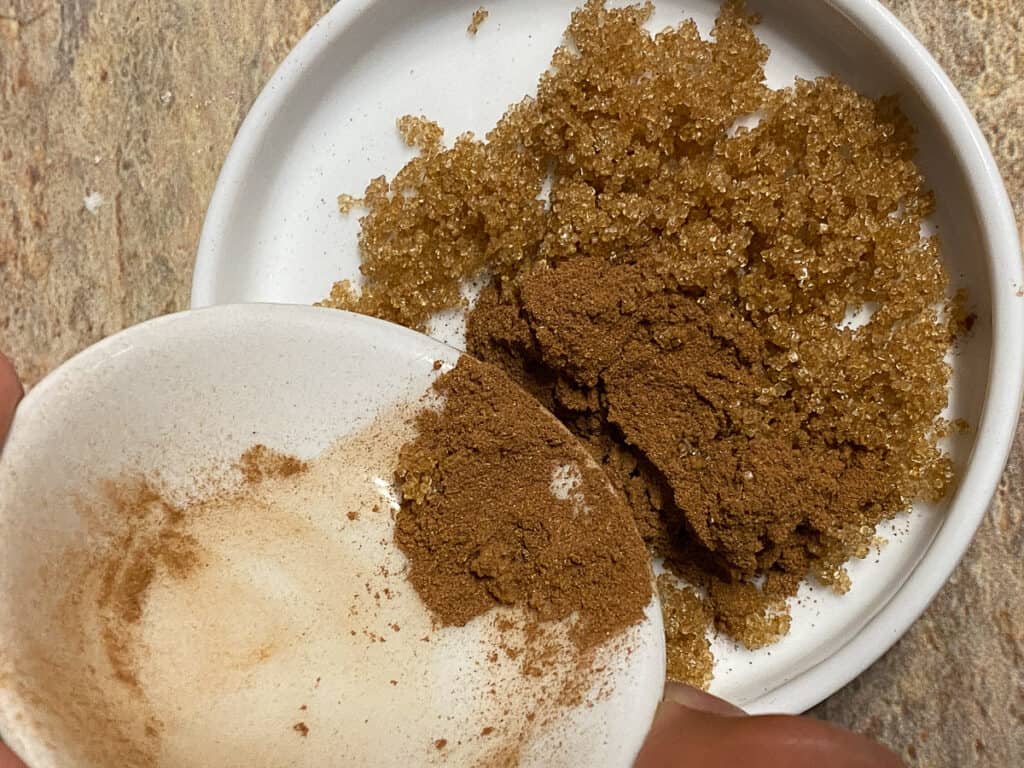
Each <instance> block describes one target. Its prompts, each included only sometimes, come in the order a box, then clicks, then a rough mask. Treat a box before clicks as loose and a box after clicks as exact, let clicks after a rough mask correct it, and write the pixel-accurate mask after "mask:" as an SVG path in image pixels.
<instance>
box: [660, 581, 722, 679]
mask: <svg viewBox="0 0 1024 768" xmlns="http://www.w3.org/2000/svg"><path fill="white" fill-rule="evenodd" d="M658 596H659V597H660V598H661V613H662V618H663V619H664V622H665V651H666V658H665V662H666V669H665V672H666V674H667V675H668V677H669V679H670V680H676V681H678V682H681V683H687V684H688V685H693V686H696V687H698V688H706V687H707V685H708V683H710V682H711V670H712V667H713V665H714V657H713V656H712V655H711V643H710V642H708V639H707V626H708V621H709V618H710V617H709V616H708V609H707V607H706V606H705V604H704V601H702V600H701V598H700V596H699V595H698V594H697V592H696V591H695V590H694V589H693V588H692V587H687V586H682V585H680V584H679V582H678V580H677V579H675V578H674V577H673V576H671V575H670V574H667V573H663V574H661V575H660V576H659V577H658Z"/></svg>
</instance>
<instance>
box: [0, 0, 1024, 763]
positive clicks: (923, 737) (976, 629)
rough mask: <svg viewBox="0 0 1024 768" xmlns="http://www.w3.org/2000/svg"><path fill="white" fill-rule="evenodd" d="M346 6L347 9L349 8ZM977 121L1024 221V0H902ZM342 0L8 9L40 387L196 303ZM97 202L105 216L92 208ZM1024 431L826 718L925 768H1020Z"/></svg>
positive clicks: (4, 324) (50, 1)
mask: <svg viewBox="0 0 1024 768" xmlns="http://www.w3.org/2000/svg"><path fill="white" fill-rule="evenodd" d="M343 1H344V0H343ZM886 2H887V3H888V4H889V5H890V7H891V8H892V9H893V10H894V11H895V12H896V14H897V15H898V16H899V17H900V18H901V19H902V20H903V21H904V22H905V23H906V24H907V26H908V27H909V28H910V29H911V30H912V31H913V32H914V33H915V34H916V35H917V36H918V37H919V38H920V39H921V40H922V41H923V42H924V44H925V45H926V46H927V47H928V48H929V49H930V50H931V51H932V53H933V54H935V56H936V57H937V58H938V60H939V62H940V63H941V64H942V66H943V67H945V69H946V71H947V72H948V73H949V74H950V75H951V77H952V78H953V81H954V82H955V83H956V84H957V86H958V87H959V88H960V90H961V92H962V93H963V95H964V97H965V98H966V99H967V102H968V104H969V105H970V106H971V107H972V109H973V110H974V112H975V114H976V115H977V116H978V119H979V122H980V123H981V127H982V130H983V131H984V132H985V134H986V136H987V137H988V139H989V141H990V142H991V144H992V147H993V150H994V152H995V156H996V160H997V161H998V162H999V164H1000V167H1001V169H1002V171H1003V175H1004V177H1005V179H1006V181H1007V186H1008V188H1009V192H1010V197H1011V198H1012V200H1013V203H1014V206H1015V208H1016V210H1017V213H1018V216H1020V215H1021V214H1022V213H1024V119H1022V115H1024V43H1022V42H1021V41H1022V39H1024V0H886ZM330 5H331V3H329V2H326V0H298V2H289V3H283V2H282V3H273V2H266V1H265V0H223V1H222V0H217V2H209V3H180V2H172V1H171V0H152V1H150V2H137V0H60V1H59V2H55V1H54V0H45V1H44V0H0V349H3V350H5V351H6V352H7V353H8V354H9V355H11V356H12V357H13V359H14V361H15V363H16V364H17V366H18V367H19V369H20V371H21V373H22V375H23V376H24V377H25V379H26V382H27V383H29V384H31V383H33V382H35V381H37V380H38V379H39V378H40V377H42V376H43V375H44V374H45V373H46V372H47V371H49V370H50V369H52V368H53V367H55V366H56V365H58V364H59V363H60V362H61V361H62V360H64V359H66V358H67V357H68V356H70V355H71V354H73V353H75V352H77V351H78V350H80V349H82V348H84V347H86V346H88V345H89V344H91V343H92V342H94V341H96V340H98V339H100V338H101V337H103V336H106V335H108V334H110V333H112V332H114V331H117V330H119V329H120V328H123V327H125V326H127V325H130V324H132V323H135V322H138V321H140V320H144V319H146V318H149V317H153V316H154V315H159V314H162V313H166V312H170V311H174V310H178V309H183V308H184V307H185V306H186V305H187V301H188V294H189V280H190V276H191V271H192V260H193V255H194V252H195V248H196V243H197V240H198V237H199V230H200V227H201V224H202V218H203V212H204V210H205V209H206V205H207V201H208V200H209V197H210V193H211V191H212V189H213V185H214V181H215V180H216V177H217V172H218V170H219V168H220V164H221V162H222V160H223V159H224V156H225V154H226V152H227V149H228V146H229V145H230V143H231V140H232V137H233V136H234V134H235V131H236V129H237V128H238V125H239V123H240V122H241V120H242V118H243V116H244V115H245V112H246V109H247V108H248V107H249V105H250V104H251V103H252V100H253V99H254V98H255V96H256V94H257V93H258V91H259V89H260V87H261V86H262V84H263V83H264V82H265V81H266V79H267V78H268V77H269V76H270V74H271V73H272V72H273V70H274V68H275V66H276V65H277V64H278V62H280V61H281V59H282V58H283V57H284V56H285V54H286V53H287V52H288V50H289V49H290V48H291V47H292V46H293V45H294V44H295V43H296V42H297V41H298V39H299V38H300V37H301V36H302V34H303V33H304V32H305V31H306V29H308V27H309V26H310V25H311V24H312V23H313V22H314V21H315V20H316V19H317V18H318V17H319V16H320V15H322V14H323V13H324V12H325V11H326V10H327V9H328V8H329V6H330ZM87 198H88V201H89V204H88V205H87V204H86V199H87ZM1022 516H1024V433H1022V432H1020V431H1019V432H1018V437H1017V443H1016V449H1015V451H1014V454H1013V456H1012V457H1011V459H1010V465H1009V468H1008V469H1007V471H1006V474H1005V476H1004V478H1003V481H1002V484H1001V485H1000V488H999V492H998V495H997V496H996V499H995V501H994V502H993V504H992V506H991V508H990V509H989V511H988V514H987V516H986V518H985V521H984V523H983V524H982V527H981V530H980V531H979V533H978V537H977V539H976V540H975V542H974V544H973V546H972V547H971V549H970V551H969V553H968V555H967V557H966V559H965V560H964V562H963V563H962V564H961V565H960V567H959V569H958V570H957V571H956V573H955V574H954V575H953V578H952V579H951V580H950V582H949V584H947V585H946V587H945V588H944V589H943V591H942V592H941V594H940V595H939V597H938V598H937V599H936V601H935V602H934V603H933V604H932V606H931V607H930V608H929V609H928V611H927V612H926V613H925V615H924V616H923V617H922V618H921V619H920V620H919V621H918V622H917V623H916V624H915V625H914V626H913V627H912V628H911V630H910V631H909V632H908V633H907V635H906V636H905V637H904V638H903V639H902V640H901V641H900V642H899V643H898V644H897V645H896V647H895V648H893V649H892V650H891V651H890V652H889V653H888V654H886V656H885V657H883V658H882V659H881V660H880V661H879V662H878V663H876V664H875V665H874V666H873V667H872V668H871V669H869V670H868V671H867V672H865V673H864V674H863V675H861V676H860V677H859V678H858V679H857V680H855V681H854V682H853V683H851V684H850V685H849V686H847V687H846V688H845V689H844V690H842V691H840V692H839V693H837V694H836V695H835V696H833V697H832V698H831V699H829V700H828V701H827V702H825V703H824V704H822V705H821V706H819V707H818V708H817V709H816V710H815V711H814V712H815V714H816V715H818V716H820V717H825V718H828V719H830V720H833V721H835V722H837V723H841V724H843V725H846V726H849V727H852V728H856V729H859V730H862V731H866V732H867V733H869V734H871V735H873V736H875V737H876V738H879V739H881V740H882V741H884V742H886V743H888V744H889V745H891V746H892V747H893V748H895V749H896V750H898V751H899V752H901V753H902V754H903V755H904V756H905V757H906V758H907V760H908V762H909V763H910V764H912V765H922V766H951V767H952V766H958V767H959V766H1013V765H1020V764H1021V760H1024V682H1022V680H1024V677H1022V676H1024V608H1022V603H1024V527H1022Z"/></svg>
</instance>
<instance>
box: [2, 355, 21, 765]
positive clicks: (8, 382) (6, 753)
mask: <svg viewBox="0 0 1024 768" xmlns="http://www.w3.org/2000/svg"><path fill="white" fill-rule="evenodd" d="M22 393H23V390H22V388H21V381H19V380H18V374H17V373H15V372H14V366H13V365H11V361H10V360H8V359H7V358H6V357H4V356H3V354H0V448H2V447H3V444H4V440H5V439H6V438H7V430H8V429H10V427H11V419H12V418H14V407H15V406H16V405H17V404H18V401H19V400H21V395H22ZM0 768H25V764H24V763H23V762H21V760H19V759H18V758H17V757H15V756H14V753H13V752H11V750H9V749H8V748H7V747H5V746H4V745H3V743H0Z"/></svg>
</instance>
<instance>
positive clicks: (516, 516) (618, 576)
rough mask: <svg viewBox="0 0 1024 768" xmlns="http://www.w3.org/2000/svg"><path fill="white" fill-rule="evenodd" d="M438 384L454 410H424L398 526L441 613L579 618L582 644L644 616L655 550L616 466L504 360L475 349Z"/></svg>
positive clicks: (423, 589) (406, 456)
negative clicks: (594, 451)
mask: <svg viewBox="0 0 1024 768" xmlns="http://www.w3.org/2000/svg"><path fill="white" fill-rule="evenodd" d="M435 389H436V390H437V392H438V394H440V395H442V396H443V397H444V404H443V406H442V408H441V410H434V409H425V410H423V411H422V412H420V414H419V415H418V416H417V417H416V426H417V429H418V434H417V436H416V437H415V438H414V439H413V440H412V441H411V442H410V443H408V444H407V445H406V446H404V447H403V449H402V452H401V455H400V458H399V465H398V470H397V473H396V476H397V480H398V483H399V486H400V488H401V491H402V505H401V508H400V510H399V512H398V515H397V518H396V521H395V525H396V528H395V539H396V541H397V543H398V545H399V547H400V548H401V549H402V551H403V552H404V553H405V555H406V556H407V557H408V559H409V581H410V582H411V583H412V585H413V587H415V589H416V591H417V592H418V593H419V595H420V596H421V597H422V598H423V600H424V602H425V603H426V605H427V607H428V608H429V609H430V610H431V612H432V613H433V614H434V615H435V616H437V617H438V619H439V620H440V621H441V622H442V623H444V624H454V625H463V624H465V623H467V622H468V621H470V620H471V619H473V618H474V617H476V616H479V615H481V614H483V613H485V612H487V611H488V610H490V609H491V608H494V607H496V606H521V607H524V608H528V609H530V611H531V612H532V613H533V615H535V616H536V618H537V619H538V620H539V621H541V622H548V621H556V620H561V619H568V618H570V617H575V623H574V625H573V630H572V633H573V639H574V642H575V643H576V644H577V645H578V646H580V647H582V648H588V647H592V646H594V645H596V644H598V643H601V642H603V641H604V640H606V639H607V638H609V637H612V636H614V635H616V634H617V633H619V632H620V631H621V630H623V629H625V628H626V627H628V626H630V625H632V624H634V623H636V622H638V621H640V620H641V619H642V618H643V615H644V608H645V606H646V605H647V603H648V602H649V601H650V598H651V583H650V570H649V567H648V563H647V553H646V552H645V550H644V547H643V543H642V542H641V540H640V537H639V536H637V535H636V532H635V529H634V527H633V522H632V519H631V517H630V513H629V509H628V508H627V507H626V505H625V504H624V503H623V501H622V500H621V498H620V497H619V496H618V495H617V494H616V493H615V492H614V491H613V489H612V488H611V487H610V486H609V485H608V482H607V480H606V478H605V476H604V473H602V472H601V470H600V469H599V468H598V467H597V466H595V465H593V464H592V463H590V462H586V461H585V459H586V455H585V454H584V453H583V452H582V451H581V450H580V449H579V448H578V446H577V444H576V442H575V441H574V440H573V438H572V437H571V436H570V435H569V434H568V433H566V432H565V431H564V430H563V429H562V428H560V427H559V425H558V424H557V422H555V421H554V420H553V419H552V418H551V417H550V415H548V414H547V413H545V412H544V411H543V410H542V409H541V408H539V407H538V406H537V404H536V403H535V402H534V401H533V400H532V399H531V398H530V397H529V395H527V394H526V393H525V392H523V391H522V390H521V389H520V388H518V387H516V386H515V385H514V384H513V383H512V381H511V380H510V379H509V378H508V377H507V376H506V375H505V374H504V373H502V372H501V371H500V370H499V369H497V368H495V367H494V366H490V365H486V364H483V363H479V362H477V361H476V360H473V359H472V358H470V357H466V356H464V357H462V358H461V359H460V360H459V363H458V365H456V366H455V368H453V369H452V370H450V371H448V372H446V373H444V374H441V375H440V376H439V377H438V378H437V380H436V382H435ZM563 475H565V477H566V480H565V482H560V478H561V477H562V476H563ZM533 631H536V628H530V627H528V628H527V629H526V632H527V633H528V634H529V633H530V632H533ZM529 645H530V646H531V647H533V646H536V647H539V644H537V643H531V644H529ZM538 663H540V662H538Z"/></svg>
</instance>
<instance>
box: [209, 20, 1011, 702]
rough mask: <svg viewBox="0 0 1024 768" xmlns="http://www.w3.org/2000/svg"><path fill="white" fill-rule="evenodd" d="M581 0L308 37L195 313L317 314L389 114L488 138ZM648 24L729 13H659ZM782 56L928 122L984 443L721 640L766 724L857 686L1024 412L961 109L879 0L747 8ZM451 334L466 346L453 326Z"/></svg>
mask: <svg viewBox="0 0 1024 768" xmlns="http://www.w3.org/2000/svg"><path fill="white" fill-rule="evenodd" d="M576 5H578V2H577V0H494V1H493V2H488V3H487V7H488V10H489V11H490V16H489V17H488V19H487V20H486V22H485V23H484V24H483V25H482V26H481V28H480V30H479V32H478V33H477V35H476V36H475V37H471V36H469V35H467V34H466V31H465V30H466V24H467V23H468V22H469V19H470V17H471V15H472V12H473V10H475V9H476V8H477V7H478V6H479V0H436V1H435V2H430V3H424V2H421V0H388V1H387V2H384V0H346V2H344V3H338V4H337V5H335V6H334V8H333V9H332V10H331V11H330V12H329V13H328V14H327V15H326V16H325V17H324V18H323V19H321V20H320V21H319V22H318V23H317V24H316V25H315V26H314V27H313V28H312V29H311V30H310V31H309V33H308V34H307V35H306V36H305V37H304V38H303V40H302V41H301V42H300V43H299V45H298V46H297V47H296V48H295V50H294V51H293V52H292V53H291V54H290V55H289V56H288V58H287V59H286V60H285V62H284V63H283V64H282V65H281V67H280V68H279V69H278V71H277V72H276V73H275V75H274V76H273V78H272V79H271V80H270V82H269V83H268V85H267V86H266V88H265V89H264V90H263V92H262V93H261V94H260V96H259V98H258V99H257V100H256V102H255V104H254V105H253V107H252V109H251V110H250V112H249V115H248V116H247V117H246V119H245V122H244V123H243V125H242V127H241V129H240V130H239V132H238V136H237V138H236V140H235V143H234V145H233V146H232V148H231V151H230V153H229V155H228V157H227V160H226V162H225V164H224V168H223V170H222V172H221V176H220V179H219V180H218V183H217V187H216V190H215V192H214V195H213V198H212V200H211V202H210V207H209V210H208V212H207V218H206V222H205V225H204V228H203V234H202V239H201V241H200V245H199V252H198V256H197V260H196V269H195V276H194V281H193V290H192V305H193V306H195V307H200V306H205V305H210V304H217V303H226V302H232V301H284V302H292V303H312V302H314V301H316V300H318V299H320V298H322V297H323V296H324V295H325V294H326V293H327V291H328V290H329V287H330V285H331V283H332V282H333V281H335V280H338V279H340V278H348V277H355V276H356V275H357V274H358V253H357V249H356V246H355V237H356V232H357V223H356V221H355V217H349V218H345V217H341V216H339V215H338V213H337V210H336V206H335V197H336V196H337V195H338V193H340V192H354V193H359V192H360V191H361V190H362V189H363V187H364V185H365V183H366V181H367V180H368V179H369V178H371V177H373V176H376V175H378V174H380V173H388V174H393V173H394V172H395V171H396V170H397V169H398V168H400V167H401V165H402V164H403V163H404V162H405V161H406V160H407V159H408V157H409V150H408V149H407V148H406V147H404V146H403V145H402V143H401V141H400V140H399V139H398V137H397V135H396V132H395V130H394V121H395V118H396V117H398V116H400V115H403V114H407V113H413V114H421V113H422V114H425V115H427V116H428V117H431V118H433V119H436V120H438V121H439V122H440V123H441V125H442V126H444V127H445V129H446V130H447V132H448V136H449V137H451V136H455V135H458V134H459V133H460V132H462V131H464V130H473V131H475V132H477V133H478V134H481V135H482V134H483V133H484V132H485V131H486V130H487V129H489V128H490V127H491V126H492V125H493V124H494V122H495V120H496V119H497V118H498V117H499V116H500V115H501V114H502V112H503V111H504V110H505V108H506V106H507V105H508V104H510V103H512V102H514V101H517V100H518V99H519V98H520V97H521V96H522V95H523V94H525V93H528V92H530V91H532V90H533V88H534V87H535V84H536V78H537V76H538V75H539V73H540V72H541V71H543V69H544V68H545V67H546V66H547V64H548V60H549V57H550V54H551V51H552V50H553V49H554V48H555V46H556V45H557V43H558V41H559V38H560V36H561V34H562V31H563V30H564V29H565V26H566V23H567V22H568V18H569V12H570V11H571V9H572V8H573V7H574V6H576ZM656 5H657V13H656V17H655V19H654V23H653V26H654V27H659V26H661V25H664V24H669V23H676V22H678V21H679V20H680V19H682V18H686V17H692V18H694V19H695V20H696V21H697V23H698V26H699V27H700V29H701V31H702V32H703V33H707V32H708V30H709V29H710V26H711V22H712V20H713V18H714V16H715V14H716V12H717V9H718V7H719V2H718V0H657V2H656ZM749 5H750V7H751V8H752V9H753V10H756V11H759V12H760V13H761V14H762V17H763V20H764V21H763V23H762V25H761V27H760V28H759V35H760V36H761V37H762V39H763V40H764V41H765V42H766V43H767V44H768V45H769V46H770V48H771V50H772V55H771V58H770V60H769V62H768V65H767V69H766V73H767V78H768V82H769V84H770V85H772V86H773V87H780V86H783V85H786V84H788V83H790V82H792V79H793V77H794V75H800V76H803V77H814V76H817V75H821V74H828V73H835V74H838V75H839V76H840V77H842V78H843V79H844V80H845V81H847V82H849V83H851V84H852V85H853V86H855V87H856V88H858V89H859V90H861V91H862V92H864V93H867V94H869V95H873V96H880V95H883V94H887V93H895V94H898V95H899V96H900V97H901V104H902V106H903V108H904V110H905V111H906V112H907V114H908V116H909V117H910V118H911V120H912V122H913V123H914V125H915V126H916V127H917V129H918V145H919V149H920V152H919V162H920V165H921V167H922V168H923V170H924V172H925V175H926V176H927V179H928V182H929V184H930V186H931V187H932V189H934V191H935V193H936V197H937V200H938V210H937V212H936V215H935V217H934V224H935V225H936V227H937V228H938V232H939V234H940V236H941V237H942V241H943V246H944V254H945V258H946V260H947V266H948V268H949V272H950V275H951V277H952V279H953V283H954V287H964V288H966V289H967V290H968V291H969V294H970V298H971V302H972V309H973V310H974V311H975V312H976V313H977V315H978V321H977V323H976V324H975V328H974V331H973V333H972V335H971V336H970V337H969V338H968V339H966V340H964V341H963V342H962V343H961V344H960V351H959V353H958V354H957V355H956V356H955V358H954V359H953V365H954V377H953V389H952V393H951V407H950V411H949V414H950V416H951V417H952V418H957V417H962V418H965V419H966V420H967V421H968V422H969V423H970V424H971V426H972V431H971V432H970V433H969V434H968V435H965V436H962V437H960V438H958V439H956V440H955V441H953V444H952V445H951V451H952V455H953V457H954V459H955V461H956V464H957V468H958V470H959V477H960V483H959V487H958V488H957V490H956V491H955V493H953V494H952V495H951V497H950V498H949V499H947V500H946V502H944V503H943V504H942V505H940V506H939V507H938V508H936V509H932V510H926V509H924V508H922V507H918V508H916V509H915V511H914V512H912V513H911V514H910V515H909V516H908V518H907V519H904V520H900V521H899V525H898V529H899V530H901V531H902V530H909V533H906V534H899V533H896V532H895V531H896V527H893V526H889V527H888V529H884V530H882V531H881V533H882V534H883V535H885V536H886V537H887V538H889V540H890V543H889V544H888V546H886V547H885V548H884V549H883V550H882V552H881V554H880V555H879V557H878V561H877V562H875V558H874V557H872V558H871V562H862V563H855V564H854V566H853V567H852V568H851V571H852V576H853V583H854V586H853V589H852V590H851V592H850V593H849V594H847V595H845V596H844V597H842V598H837V597H835V596H834V595H831V594H829V593H828V592H827V591H824V590H816V591H815V590H807V591H805V592H804V595H803V596H804V597H807V598H809V599H806V600H803V601H802V605H798V606H795V607H794V623H793V630H792V632H791V633H790V635H789V636H788V637H787V638H785V639H784V640H783V641H781V642H780V643H778V644H776V645H775V646H772V647H770V648H766V649H763V650H762V651H758V652H748V651H743V650H741V649H738V648H736V647H734V646H732V645H731V644H728V643H724V642H719V643H717V644H716V646H715V653H716V656H717V659H718V662H717V664H716V668H715V681H714V682H713V684H712V689H711V690H712V692H714V693H718V694H720V695H723V696H725V697H727V698H729V699H730V700H731V701H733V702H735V703H737V704H740V705H742V706H744V707H746V708H747V709H749V710H751V711H754V712H764V711H782V712H799V711H802V710H804V709H807V708H808V707H810V706H812V705H814V704H815V703H817V702H819V701H821V700H822V699H824V698H825V697H827V696H828V695H830V694H831V693H833V692H835V691H836V690H837V689H839V688H840V687H842V686H843V685H845V684H846V683H847V682H849V681H850V680H851V679H852V678H853V677H855V676H856V675H857V674H859V673H860V672H861V671H862V670H864V669H865V668H866V667H867V666H869V665H870V664H871V663H872V662H874V660H875V659H877V658H878V657H879V656H881V655H882V654H883V653H884V652H885V651H886V649H888V648H889V647H890V646H891V645H892V644H893V643H894V642H895V641H896V640H897V639H898V638H899V637H900V635H902V634H903V633H904V632H905V631H906V630H907V628H908V627H909V626H910V624H911V623H912V622H913V621H914V620H915V619H916V618H917V617H918V615H920V613H921V612H922V611H923V610H924V608H925V607H926V606H927V605H928V603H929V601H931V599H932V598H933V597H934V595H935V594H936V592H938V590H939V588H940V587H941V586H942V584H943V583H944V582H945V580H946V579H947V578H948V577H949V575H950V573H952V571H953V569H954V568H955V566H956V564H957V562H958V561H959V559H960V557H961V556H962V555H963V553H964V551H965V550H966V549H967V546H968V545H969V543H970V540H971V537H972V535H973V533H974V531H975V529H976V527H977V526H978V524H979V522H980V521H981V519H982V516H983V515H984V513H985V510H986V508H987V505H988V503H989V500H990V499H991V497H992V494H993V492H994V490H995V488H996V484H997V482H998V480H999V477H1000V474H1001V472H1002V468H1003V465H1004V463H1005V461H1006V457H1007V455H1008V452H1009V449H1010V445H1011V441H1012V437H1013V433H1014V425H1015V423H1016V419H1017V413H1018V408H1019V405H1020V397H1021V386H1022V376H1024V359H1022V357H1024V356H1022V346H1021V329H1022V328H1024V299H1022V298H1021V297H1020V296H1019V295H1018V292H1019V291H1020V290H1021V288H1022V274H1021V261H1020V247H1019V243H1018V239H1017V230H1016V226H1015V224H1014V220H1013V215H1012V211H1011V208H1010V204H1009V201H1008V199H1007V196H1006V192H1005V190H1004V188H1003V184H1002V180H1001V178H1000V175H999V170H998V169H997V168H996V166H995V163H994V162H993V160H992V156H991V153H990V152H989V149H988V147H987V145H986V143H985V140H984V138H983V137H982V135H981V132H980V131H979V129H978V126H977V124H976V123H975V121H974V119H973V117H972V116H971V114H970V112H969V111H968V109H967V107H966V106H965V104H964V102H963V99H962V98H961V97H960V95H959V94H958V93H957V91H956V89H955V88H954V87H953V85H952V84H951V83H950V81H949V78H948V77H946V75H945V74H944V73H943V72H942V70H941V69H940V68H939V66H938V65H937V64H936V63H935V61H934V59H932V57H931V56H930V55H929V54H928V52H927V51H926V50H925V49H924V48H923V47H922V46H921V44H920V43H919V42H918V41H917V40H915V39H914V37H913V36H912V35H911V34H910V33H909V32H908V31H907V30H906V29H905V28H904V27H903V26H902V25H901V24H900V23H899V22H898V21H897V20H896V18H895V17H893V15H892V14H891V13H889V12H888V11H887V10H886V9H885V8H884V7H883V6H882V5H881V4H880V3H878V2H876V0H750V2H749ZM438 336H439V338H442V339H443V340H446V341H449V342H450V343H453V344H455V345H456V346H458V345H459V329H458V326H457V324H456V325H455V326H453V327H450V328H442V329H440V330H439V333H438Z"/></svg>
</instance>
